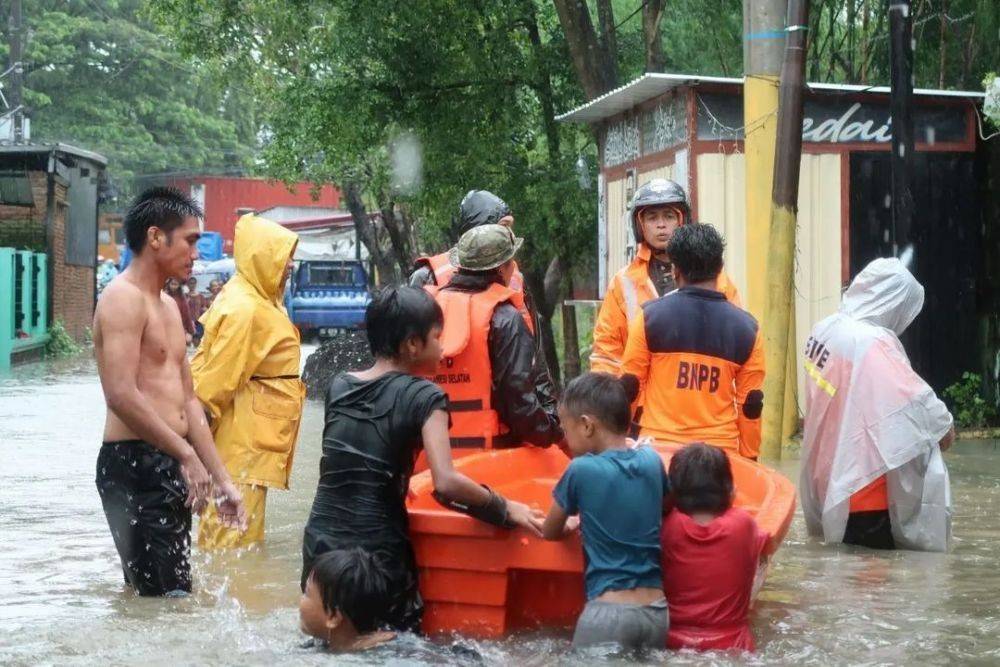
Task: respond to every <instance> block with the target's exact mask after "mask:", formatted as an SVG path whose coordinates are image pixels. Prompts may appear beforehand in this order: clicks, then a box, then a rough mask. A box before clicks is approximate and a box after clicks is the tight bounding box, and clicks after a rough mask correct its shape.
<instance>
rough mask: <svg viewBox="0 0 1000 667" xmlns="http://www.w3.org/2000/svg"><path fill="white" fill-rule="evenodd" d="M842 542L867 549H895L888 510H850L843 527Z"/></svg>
mask: <svg viewBox="0 0 1000 667" xmlns="http://www.w3.org/2000/svg"><path fill="white" fill-rule="evenodd" d="M844 544H854V545H857V546H859V547H868V548H869V549H895V548H896V541H895V540H893V539H892V522H891V521H890V520H889V511H888V510H876V511H874V512H852V513H851V514H850V515H849V516H848V517H847V528H845V529H844Z"/></svg>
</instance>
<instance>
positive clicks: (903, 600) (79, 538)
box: [0, 250, 1000, 667]
mask: <svg viewBox="0 0 1000 667" xmlns="http://www.w3.org/2000/svg"><path fill="white" fill-rule="evenodd" d="M906 254H907V253H906V251H905V250H904V252H903V254H902V256H901V259H903V257H904V256H905V255H906ZM16 373H17V375H16V377H15V378H14V379H10V380H2V381H0V444H2V446H3V453H4V456H5V459H4V464H3V465H0V535H3V549H0V664H3V665H34V664H38V663H45V664H59V665H65V664H71V665H91V664H109V665H112V664H136V663H138V664H141V665H143V667H152V666H153V665H171V666H172V665H178V664H183V665H188V664H197V665H203V664H206V665H207V664H210V665H240V666H243V665H322V666H324V667H329V666H330V665H331V664H333V663H334V661H336V663H337V664H342V663H346V664H351V665H375V664H385V663H391V664H396V665H402V664H405V665H441V664H446V665H463V666H464V665H470V664H473V665H476V664H478V665H525V666H527V667H548V666H549V665H566V666H567V667H569V666H571V665H573V666H575V665H577V664H613V665H625V664H649V665H654V664H656V665H662V664H665V663H666V662H667V661H669V663H670V664H682V665H687V664H706V663H711V664H716V665H729V664H745V663H748V662H749V663H750V664H761V665H766V664H774V665H788V664H796V665H799V664H802V665H828V664H857V663H866V664H875V663H879V664H900V663H907V662H909V663H912V664H969V663H978V664H996V663H997V662H998V661H1000V611H998V609H997V605H996V604H995V602H996V591H997V590H1000V568H997V552H996V544H997V542H998V541H1000V526H998V524H997V521H996V518H995V517H996V516H997V515H998V514H1000V456H998V452H997V446H996V444H994V443H992V442H962V443H958V444H956V445H955V446H954V447H953V448H952V449H951V450H950V451H949V452H948V454H947V456H946V458H947V462H948V465H949V468H950V472H951V476H952V493H953V498H954V504H955V525H954V533H955V546H954V549H953V551H952V553H950V554H918V553H906V552H890V553H878V552H872V551H866V550H863V549H851V548H846V547H827V546H823V545H821V544H819V543H817V542H816V541H814V540H811V539H809V538H808V537H807V536H806V534H805V529H804V525H803V521H802V517H801V514H800V515H797V516H796V517H795V520H794V522H793V524H792V527H791V530H790V532H789V535H788V538H787V539H786V541H785V543H784V545H783V546H782V548H781V550H780V551H779V552H778V553H777V554H776V556H775V559H774V566H773V568H772V571H771V574H770V576H769V578H768V579H767V582H766V583H765V584H764V587H763V589H762V590H761V593H760V597H759V599H758V603H757V606H756V608H755V611H754V614H753V630H754V634H755V635H756V638H757V644H758V653H757V654H756V655H755V656H752V657H741V656H738V655H727V654H723V653H716V654H710V655H707V656H706V655H697V654H692V653H679V654H668V653H666V652H657V653H653V654H650V655H648V656H645V657H643V658H641V659H639V660H637V661H636V660H633V659H632V657H631V656H622V655H619V654H617V653H615V652H608V651H607V650H606V649H594V650H593V651H587V652H585V653H582V654H573V653H571V652H570V651H569V640H570V631H569V630H550V631H546V632H534V633H522V634H518V635H516V636H513V637H510V638H507V639H504V640H502V641H473V640H468V639H460V638H450V639H447V640H442V641H436V642H428V641H426V640H423V639H419V638H416V637H404V638H402V639H401V640H400V641H399V642H398V643H397V644H395V645H393V646H392V647H391V648H387V649H385V650H380V651H379V652H375V653H368V654H360V655H350V656H336V657H333V656H330V655H329V654H328V653H326V652H324V651H322V650H319V649H317V648H303V640H304V637H303V635H302V634H301V633H300V632H299V630H298V600H299V596H300V595H301V591H300V590H299V574H300V568H301V548H302V529H303V526H304V524H305V521H306V518H307V517H308V514H309V509H310V505H311V502H312V497H313V493H314V492H315V490H316V483H317V478H318V466H319V455H320V439H321V434H322V429H323V408H322V404H321V403H319V402H309V403H308V404H307V406H306V409H305V413H304V414H303V419H302V425H301V436H300V440H299V445H298V450H297V453H296V457H295V458H296V461H295V466H294V468H293V470H292V479H291V490H290V491H287V492H279V491H276V492H274V493H269V494H268V507H267V541H266V542H265V544H264V545H263V546H261V547H258V548H254V549H246V550H239V551H233V552H214V553H211V554H209V553H207V552H204V551H201V550H199V549H198V548H197V547H195V548H194V550H193V553H192V558H191V561H192V570H193V576H194V586H195V590H194V593H192V594H191V595H188V596H186V597H183V598H176V599H149V598H139V597H137V596H135V595H134V594H133V593H131V592H129V591H128V590H127V589H126V588H125V587H124V586H123V584H122V570H121V563H120V562H119V560H118V556H117V554H116V553H115V549H114V544H113V541H112V538H111V535H110V532H109V530H108V525H107V522H106V520H105V518H104V514H103V512H102V509H101V501H100V497H99V496H98V495H97V492H96V489H95V487H94V473H95V468H96V458H97V452H98V449H99V447H100V435H101V429H102V427H103V421H104V406H103V402H102V399H101V390H100V385H99V383H98V380H97V378H96V374H95V372H94V368H93V364H92V362H87V364H86V365H85V366H84V367H83V368H82V369H78V368H75V367H73V366H64V365H58V364H57V365H42V366H34V367H27V368H21V369H18V370H17V371H16ZM55 406H58V408H56V407H55ZM55 409H58V410H59V413H60V415H61V416H62V417H63V418H61V419H58V420H55V419H52V414H53V410H55ZM779 469H780V470H781V471H782V472H784V473H785V474H786V475H787V476H788V477H789V478H791V479H793V480H795V479H797V476H798V462H797V461H795V460H783V461H781V462H780V464H779ZM195 528H196V529H197V526H196V527H195ZM175 546H176V545H175Z"/></svg>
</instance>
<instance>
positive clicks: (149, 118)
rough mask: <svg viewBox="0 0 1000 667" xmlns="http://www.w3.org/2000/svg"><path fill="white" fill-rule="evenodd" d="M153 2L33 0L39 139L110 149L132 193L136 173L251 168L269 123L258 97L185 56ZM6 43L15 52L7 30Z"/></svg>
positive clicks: (31, 43)
mask: <svg viewBox="0 0 1000 667" xmlns="http://www.w3.org/2000/svg"><path fill="white" fill-rule="evenodd" d="M144 6H145V3H144V2H142V1H141V0H25V1H24V3H23V16H24V23H25V27H26V28H27V30H26V35H25V40H26V49H25V65H26V75H25V103H26V105H27V106H28V108H29V115H30V118H31V124H32V125H31V130H32V139H33V140H35V141H52V142H56V141H63V142H68V143H73V144H76V145H78V146H80V147H81V148H86V149H88V150H93V151H97V152H99V153H101V154H103V155H105V156H106V157H107V158H108V160H109V171H110V174H111V176H112V178H113V179H115V180H116V181H118V187H119V189H123V190H125V191H126V193H127V191H128V190H129V182H130V180H131V178H132V177H133V176H136V175H143V174H150V173H158V172H170V171H188V170H207V171H219V170H243V169H245V168H246V167H247V166H249V165H250V164H251V158H252V155H253V147H254V146H255V144H256V143H257V132H258V129H259V123H258V122H257V121H256V109H255V104H254V102H253V98H252V97H251V96H249V95H247V94H246V92H245V91H243V90H241V89H239V88H237V87H233V86H227V85H226V83H225V79H224V78H223V77H222V76H221V75H220V73H219V71H218V70H213V69H212V68H210V67H208V66H207V65H205V64H204V63H200V62H198V61H194V60H190V59H185V58H184V57H182V56H181V55H180V54H179V53H178V51H177V50H176V49H175V48H174V47H173V46H172V45H171V43H170V42H169V41H168V40H166V39H165V38H164V37H163V35H162V34H160V33H159V32H157V31H156V30H155V27H154V26H153V24H152V23H151V22H150V21H149V20H148V19H147V18H144V17H143V14H142V10H143V7H144ZM3 23H4V30H5V31H6V30H7V22H6V21H4V22H3ZM2 48H3V51H4V59H5V60H6V55H7V39H6V36H5V38H4V44H3V47H2Z"/></svg>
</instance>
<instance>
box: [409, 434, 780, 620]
mask: <svg viewBox="0 0 1000 667" xmlns="http://www.w3.org/2000/svg"><path fill="white" fill-rule="evenodd" d="M656 449H657V451H658V452H659V454H660V456H661V458H662V459H663V462H664V465H669V463H670V457H671V456H672V455H673V452H675V451H677V449H678V447H675V446H670V445H657V446H656ZM730 461H731V462H732V467H733V478H734V481H735V484H736V505H737V506H738V507H742V508H743V509H745V510H746V511H748V512H749V513H750V514H751V515H753V516H754V518H755V519H756V520H757V524H758V525H759V526H760V528H761V529H762V530H764V531H766V532H767V533H768V534H769V535H770V539H769V541H768V544H767V547H766V549H765V553H767V554H771V553H773V552H774V551H775V550H777V548H778V546H779V545H780V544H781V542H782V540H783V539H784V537H785V534H786V533H787V531H788V526H789V524H790V523H791V521H792V516H793V514H794V512H795V487H794V486H793V485H792V483H791V482H790V481H788V479H786V478H785V477H784V476H782V475H781V474H779V473H778V472H776V471H774V470H772V469H770V468H768V467H766V466H764V465H761V464H759V463H756V462H754V461H750V460H747V459H744V458H741V457H739V456H735V455H730ZM568 464H569V459H567V458H566V455H565V454H563V453H562V451H560V450H559V449H557V448H555V447H550V448H547V449H540V448H535V447H519V448H515V449H494V450H492V451H485V452H478V453H475V454H473V455H471V456H466V457H464V458H462V459H461V460H458V461H456V462H455V468H456V469H457V470H459V471H460V472H462V473H464V474H466V475H468V476H469V477H471V478H472V479H474V480H476V481H478V482H483V483H485V484H488V485H489V486H490V487H491V488H493V489H494V490H496V491H497V492H498V493H500V494H502V495H504V496H505V497H507V498H509V499H512V500H518V501H520V502H523V503H527V504H528V505H529V506H531V507H533V508H535V509H538V510H541V511H543V512H545V511H548V509H549V507H550V506H551V504H552V488H553V487H554V486H555V484H556V482H557V481H558V480H559V478H560V477H561V476H562V473H563V471H564V470H565V469H566V466H567V465H568ZM433 490H434V485H433V483H432V481H431V476H430V473H429V472H425V473H421V474H419V475H414V477H413V478H412V480H411V482H410V492H411V493H410V499H409V501H408V507H409V514H410V536H411V538H412V540H413V546H414V550H415V552H416V556H417V563H418V565H419V567H420V593H421V595H422V596H423V598H424V603H425V605H426V606H425V611H424V621H423V629H424V631H425V632H427V633H429V634H438V633H448V632H457V633H461V634H463V635H468V636H472V637H480V638H496V637H501V636H503V635H505V634H507V633H508V632H511V631H514V630H523V629H537V628H569V627H572V625H573V624H574V623H575V622H576V619H577V616H578V615H579V613H580V611H581V610H582V609H583V604H584V588H583V554H582V548H581V544H580V541H579V536H573V537H571V538H569V539H566V540H563V541H562V542H547V541H545V540H542V539H539V538H536V537H534V536H533V535H530V534H528V533H527V532H525V531H524V530H520V529H518V530H503V529H501V528H495V527H493V526H489V525H487V524H485V523H482V522H479V521H476V520H475V519H473V518H471V517H468V516H466V515H464V514H458V513H456V512H452V511H450V510H446V509H445V508H444V507H442V506H441V505H439V504H438V503H437V502H436V501H435V500H434V498H433V496H432V493H433Z"/></svg>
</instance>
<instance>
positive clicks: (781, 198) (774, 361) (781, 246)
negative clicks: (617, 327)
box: [761, 0, 809, 458]
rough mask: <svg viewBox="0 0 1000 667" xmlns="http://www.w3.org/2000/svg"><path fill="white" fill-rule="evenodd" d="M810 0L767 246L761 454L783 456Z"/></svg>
mask: <svg viewBox="0 0 1000 667" xmlns="http://www.w3.org/2000/svg"><path fill="white" fill-rule="evenodd" d="M808 25H809V0H789V3H788V26H787V28H785V30H786V32H787V37H786V39H785V57H784V62H783V64H782V67H781V88H780V92H779V100H778V137H777V147H776V152H775V161H774V190H773V192H772V201H771V224H770V233H769V237H768V238H769V242H768V246H767V247H768V254H769V256H768V265H767V293H766V295H767V296H766V300H765V308H764V353H765V355H766V362H765V363H766V365H767V377H766V380H765V383H764V422H763V441H762V442H761V455H763V456H766V457H772V458H778V457H780V456H781V439H782V437H781V436H782V422H783V408H784V402H785V401H784V400H783V399H784V397H785V385H786V381H787V378H788V376H787V373H786V370H787V364H788V363H789V360H790V359H794V356H792V355H794V352H793V350H792V349H790V346H789V342H794V341H790V338H791V336H790V335H789V328H790V326H791V323H792V312H793V310H794V303H795V302H794V299H793V294H794V288H795V226H796V222H797V215H798V198H799V170H800V166H801V162H802V91H803V88H804V86H805V62H806V33H807V30H808Z"/></svg>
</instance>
